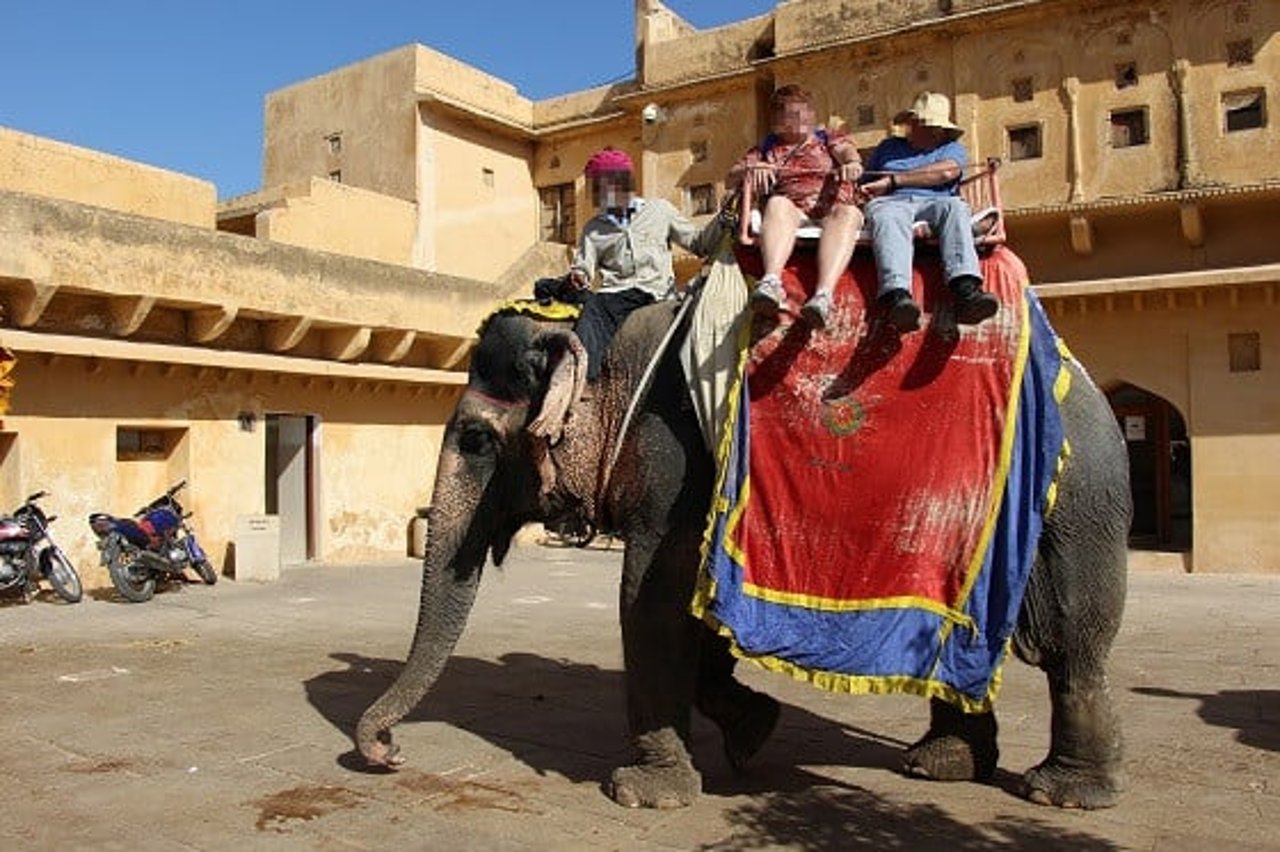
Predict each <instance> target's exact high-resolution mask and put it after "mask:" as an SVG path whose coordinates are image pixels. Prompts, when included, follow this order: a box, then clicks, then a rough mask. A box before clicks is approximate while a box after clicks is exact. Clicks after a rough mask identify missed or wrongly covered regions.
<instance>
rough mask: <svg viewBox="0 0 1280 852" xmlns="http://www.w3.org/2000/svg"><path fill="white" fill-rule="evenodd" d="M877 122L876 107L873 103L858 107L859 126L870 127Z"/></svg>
mask: <svg viewBox="0 0 1280 852" xmlns="http://www.w3.org/2000/svg"><path fill="white" fill-rule="evenodd" d="M875 123H876V108H875V107H874V106H872V105H871V104H863V105H862V106H860V107H858V126H859V127H870V126H871V125H873V124H875Z"/></svg>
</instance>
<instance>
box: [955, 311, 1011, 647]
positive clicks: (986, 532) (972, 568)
mask: <svg viewBox="0 0 1280 852" xmlns="http://www.w3.org/2000/svg"><path fill="white" fill-rule="evenodd" d="M1030 353H1031V310H1030V308H1029V307H1028V306H1027V304H1026V301H1025V298H1024V301H1023V306H1022V328H1021V330H1020V331H1019V334H1018V354H1017V356H1016V357H1015V360H1014V366H1013V377H1012V379H1011V380H1010V382H1009V387H1010V391H1009V407H1008V409H1007V410H1006V411H1005V418H1004V433H1003V434H1002V435H1001V436H1000V462H999V464H998V465H997V466H996V475H995V481H996V482H997V483H999V487H998V488H997V489H996V490H995V492H994V493H992V495H991V500H990V503H989V505H988V506H987V517H986V519H985V520H983V522H982V534H981V535H980V536H978V546H977V547H975V548H974V550H973V555H972V556H970V557H969V565H968V567H967V568H965V575H964V584H963V585H962V586H961V587H960V595H959V597H958V598H957V600H956V601H955V603H954V604H953V606H954V608H955V609H957V610H960V611H963V610H964V607H965V604H966V603H968V601H969V595H970V594H971V593H972V592H973V586H974V584H975V583H976V582H977V581H978V572H980V571H981V570H982V563H983V560H985V559H986V556H987V548H988V547H989V546H990V544H991V536H992V534H993V533H994V532H995V528H996V520H997V519H998V518H999V516H1000V506H1001V504H1002V503H1003V502H1004V494H1005V488H1006V487H1007V485H1008V482H1009V467H1010V465H1011V464H1012V462H1013V438H1014V434H1015V433H1016V432H1017V431H1018V407H1019V405H1020V404H1021V402H1022V377H1023V374H1024V373H1025V372H1026V369H1027V358H1028V356H1029V355H1030ZM954 627H955V622H953V621H950V620H948V621H945V622H943V624H942V630H941V631H940V632H939V634H938V647H939V648H941V647H943V646H944V645H946V642H947V637H949V636H950V635H951V631H952V629H953V628H954ZM941 662H942V657H941V655H939V657H938V659H937V660H935V661H934V670H935V671H936V670H937V667H938V665H940V664H941Z"/></svg>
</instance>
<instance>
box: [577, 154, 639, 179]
mask: <svg viewBox="0 0 1280 852" xmlns="http://www.w3.org/2000/svg"><path fill="white" fill-rule="evenodd" d="M630 171H631V158H630V157H628V156H627V152H626V151H619V150H618V149H617V148H605V149H604V150H603V151H597V152H596V153H594V154H592V155H591V159H589V160H587V168H586V169H585V170H584V173H585V174H586V176H587V177H589V178H592V177H595V176H596V175H600V174H604V173H605V172H630Z"/></svg>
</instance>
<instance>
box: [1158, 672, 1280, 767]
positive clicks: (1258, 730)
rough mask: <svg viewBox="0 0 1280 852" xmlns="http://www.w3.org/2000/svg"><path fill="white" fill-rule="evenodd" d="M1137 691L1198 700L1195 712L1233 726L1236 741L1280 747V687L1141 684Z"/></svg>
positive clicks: (1273, 748) (1266, 747)
mask: <svg viewBox="0 0 1280 852" xmlns="http://www.w3.org/2000/svg"><path fill="white" fill-rule="evenodd" d="M1133 691H1134V692H1135V693H1137V694H1138V695H1150V696H1153V697H1155V698H1178V699H1187V700H1191V701H1199V702H1200V706H1199V707H1198V708H1196V715H1197V716H1199V717H1200V718H1201V719H1203V720H1204V721H1205V722H1206V723H1207V724H1210V725H1213V726H1215V727H1219V728H1234V729H1235V732H1236V742H1239V743H1242V744H1244V745H1247V746H1252V747H1253V748H1258V749H1262V750H1264V751H1280V690H1276V689H1228V690H1223V691H1221V692H1213V693H1206V692H1179V691H1178V690H1176V689H1164V688H1162V687H1156V686H1140V687H1135V688H1134V690H1133Z"/></svg>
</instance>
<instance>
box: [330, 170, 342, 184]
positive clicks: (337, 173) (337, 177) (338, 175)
mask: <svg viewBox="0 0 1280 852" xmlns="http://www.w3.org/2000/svg"><path fill="white" fill-rule="evenodd" d="M329 180H331V181H333V182H334V183H342V169H334V170H333V171H331V172H329Z"/></svg>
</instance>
